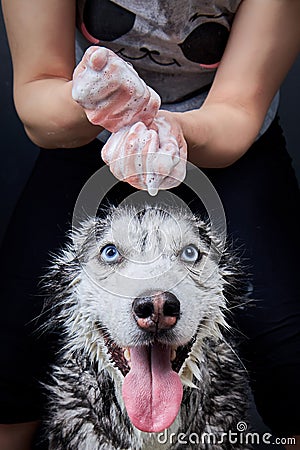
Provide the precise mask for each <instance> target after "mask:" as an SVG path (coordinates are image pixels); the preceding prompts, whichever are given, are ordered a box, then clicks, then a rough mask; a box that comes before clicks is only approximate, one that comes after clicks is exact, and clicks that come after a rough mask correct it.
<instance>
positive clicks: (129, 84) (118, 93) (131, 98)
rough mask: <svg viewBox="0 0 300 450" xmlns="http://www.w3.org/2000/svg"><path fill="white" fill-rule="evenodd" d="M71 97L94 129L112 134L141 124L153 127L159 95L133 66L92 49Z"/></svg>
mask: <svg viewBox="0 0 300 450" xmlns="http://www.w3.org/2000/svg"><path fill="white" fill-rule="evenodd" d="M72 97H73V99H74V100H76V101H77V102H78V103H79V104H80V105H81V106H82V107H83V108H84V109H85V112H86V115H87V117H88V119H89V121H90V122H91V123H93V124H94V125H101V126H102V127H104V128H106V129H107V130H109V131H111V132H116V131H118V130H119V129H120V128H122V127H124V126H127V125H132V124H134V123H136V122H138V121H142V122H144V123H145V124H146V125H150V124H151V122H152V121H153V119H154V117H155V115H156V113H157V111H158V109H159V107H160V97H159V95H158V94H157V93H156V92H155V91H154V90H153V89H152V88H150V87H149V86H147V85H146V83H145V82H144V81H143V80H142V79H141V78H140V77H139V75H138V74H137V72H136V71H135V70H134V68H133V67H132V65H131V64H129V63H127V62H125V61H124V60H123V59H121V58H120V57H119V56H117V55H116V54H115V53H114V52H112V51H111V50H109V49H107V48H104V47H96V46H93V47H90V48H89V49H88V50H87V51H86V52H85V54H84V56H83V58H82V61H81V62H80V63H79V65H78V66H77V68H76V69H75V71H74V75H73V88H72Z"/></svg>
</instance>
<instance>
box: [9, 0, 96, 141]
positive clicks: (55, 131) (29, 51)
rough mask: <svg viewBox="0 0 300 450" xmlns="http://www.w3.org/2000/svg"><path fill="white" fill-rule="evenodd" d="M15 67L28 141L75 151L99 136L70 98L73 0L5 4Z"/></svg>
mask: <svg viewBox="0 0 300 450" xmlns="http://www.w3.org/2000/svg"><path fill="white" fill-rule="evenodd" d="M2 8H3V14H4V18H5V24H6V29H7V35H8V40H9V44H10V49H11V55H12V61H13V67H14V100H15V105H16V109H17V112H18V114H19V116H20V119H21V121H22V122H23V124H24V126H25V130H26V132H27V134H28V135H29V137H30V138H31V139H32V140H33V142H35V143H36V144H37V145H40V146H42V147H46V148H47V147H48V148H51V147H75V146H79V145H82V144H84V143H87V142H88V141H91V140H92V139H93V138H94V137H95V136H97V134H98V133H99V127H95V126H93V125H92V124H91V123H90V122H89V121H88V120H87V118H86V115H85V113H84V111H83V110H82V108H81V107H80V106H79V105H78V104H77V103H76V102H75V101H73V99H72V96H71V90H72V83H71V81H70V80H71V79H72V72H73V69H74V65H75V54H74V39H75V1H74V0H64V1H63V2H62V1H60V0H53V1H51V2H47V1H46V0H30V1H28V2H26V5H25V4H24V2H22V1H21V0H2Z"/></svg>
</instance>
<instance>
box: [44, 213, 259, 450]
mask: <svg viewBox="0 0 300 450" xmlns="http://www.w3.org/2000/svg"><path fill="white" fill-rule="evenodd" d="M178 225H179V228H178ZM112 230H113V232H112ZM124 230H127V231H128V232H127V233H126V232H124ZM153 230H155V233H154V234H153ZM178 230H180V233H179V234H180V235H178ZM113 241H117V246H119V247H120V246H121V247H122V251H123V253H124V254H125V255H129V256H128V257H129V262H126V261H125V262H124V264H123V266H122V267H120V271H121V272H122V271H124V272H125V273H126V276H130V274H131V273H135V274H136V270H141V271H143V270H145V267H144V266H143V265H142V264H140V265H138V266H134V267H133V268H132V267H130V264H131V262H130V261H131V260H132V259H134V258H133V256H134V257H137V256H138V255H140V256H142V255H143V254H144V253H145V254H146V253H147V255H148V257H149V255H150V256H151V257H150V260H153V257H155V256H157V254H161V253H163V252H164V255H166V256H165V257H164V258H163V262H162V264H163V265H162V266H160V263H159V259H157V258H156V259H155V258H154V261H158V262H157V263H155V262H154V263H153V264H154V265H153V267H152V265H151V264H150V263H149V264H150V265H149V267H150V268H149V267H148V269H147V271H148V272H149V271H150V272H151V270H153V274H152V275H153V277H154V278H152V279H151V280H145V281H144V280H143V282H142V286H143V287H141V286H140V287H138V285H139V284H138V283H137V284H133V285H132V286H130V285H129V286H128V284H127V285H126V284H124V286H122V285H121V286H118V287H120V289H124V294H125V295H126V298H125V299H122V301H121V300H120V298H119V297H118V296H116V295H114V294H113V293H109V292H106V290H105V289H106V287H107V286H113V285H114V283H115V285H116V286H117V285H118V279H117V278H116V279H115V280H114V277H115V276H116V275H115V273H114V270H113V269H112V267H109V268H108V267H105V265H104V264H103V262H101V261H100V260H99V249H101V247H102V246H103V245H105V243H108V242H113ZM162 242H163V244H162ZM191 242H194V243H195V244H197V245H198V247H200V249H201V251H202V252H203V255H204V256H203V261H201V262H200V263H199V265H198V266H194V267H191V268H189V267H188V268H185V269H184V270H187V271H188V272H187V276H186V277H185V278H184V279H182V280H181V282H180V283H179V284H178V285H177V286H175V287H174V288H173V293H174V294H175V295H176V296H177V297H180V298H179V300H180V302H181V304H182V317H181V318H180V320H179V321H178V324H177V325H178V330H177V329H176V327H177V325H176V326H175V327H174V333H173V334H171V335H170V337H169V339H170V342H171V341H172V340H173V342H174V343H175V344H176V345H183V343H184V342H185V341H186V340H187V339H188V338H192V336H194V341H193V346H192V349H191V351H190V353H189V356H188V358H187V359H186V360H185V362H184V365H183V367H182V368H181V370H180V376H181V380H182V382H183V384H184V396H183V400H182V404H181V409H180V413H179V414H178V416H177V419H176V420H175V422H174V423H173V425H172V426H171V427H170V429H169V430H168V433H169V434H170V433H175V434H176V436H178V435H179V433H184V434H185V435H186V436H187V437H189V436H190V435H191V434H192V433H197V435H198V436H199V438H200V439H201V436H202V435H203V433H213V434H214V435H215V436H219V437H220V438H221V435H222V433H226V432H228V431H229V430H231V431H232V432H236V431H237V428H236V426H237V423H238V422H239V421H245V420H246V409H247V399H248V397H247V394H248V388H247V379H246V374H245V370H244V368H243V367H242V365H241V363H240V361H239V359H238V357H237V356H236V352H235V351H234V350H233V349H232V345H231V341H232V333H231V332H230V331H229V327H228V325H227V323H226V315H227V314H228V311H229V309H230V308H231V307H232V305H233V304H235V305H236V304H238V303H239V302H241V301H242V299H241V298H240V297H239V291H238V286H237V284H236V278H237V271H236V262H235V261H233V260H232V257H231V256H230V254H228V253H227V252H223V253H222V254H220V249H219V247H220V242H219V241H218V239H217V238H216V237H215V236H213V235H212V233H211V231H210V228H209V226H208V224H206V223H204V222H202V221H201V220H199V219H198V218H196V217H194V216H193V215H192V214H190V215H189V214H187V213H186V212H175V211H172V210H171V211H168V210H164V211H163V210H162V209H160V208H159V207H157V208H153V207H145V208H144V210H143V211H142V212H141V211H137V210H135V208H133V207H120V208H117V209H112V210H110V211H108V214H107V216H106V218H105V219H101V220H100V219H96V220H94V219H91V220H89V221H87V222H86V223H84V224H83V225H82V227H81V229H80V230H78V231H77V232H76V233H73V235H72V243H71V244H70V245H68V246H67V247H66V249H65V250H64V251H63V252H62V253H61V254H60V255H58V256H57V257H56V258H55V260H54V264H53V266H52V268H51V271H50V273H49V278H48V280H47V289H48V291H49V292H52V293H53V294H52V295H51V298H50V299H49V304H48V307H50V308H51V309H52V311H53V319H52V320H51V321H50V324H49V327H50V328H52V329H58V330H60V332H61V350H60V352H59V356H58V360H57V363H56V365H55V366H54V367H53V372H52V383H51V386H50V387H49V399H50V400H49V402H50V405H49V410H50V418H49V420H48V435H49V449H50V450H100V449H101V450H113V449H132V450H140V449H145V450H151V449H161V450H162V449H167V448H172V449H174V450H175V449H182V448H184V449H197V450H199V449H202V450H221V449H222V450H224V449H225V450H233V449H235V450H245V449H247V448H250V447H249V446H247V445H246V444H245V443H243V444H235V445H234V444H230V443H229V442H227V443H226V440H225V441H224V442H222V444H220V443H219V444H213V443H212V442H209V443H207V442H206V443H203V444H201V442H200V444H198V443H197V444H191V443H190V442H189V443H188V444H186V445H183V444H182V443H178V442H177V438H173V441H172V442H173V443H172V445H170V441H169V440H168V442H167V444H165V445H163V444H161V443H159V442H158V437H157V435H156V434H154V433H153V434H148V433H143V432H141V431H139V430H137V429H136V428H134V427H133V426H132V424H131V422H130V420H129V418H128V416H127V413H126V409H125V407H124V403H123V400H122V396H121V386H122V382H123V375H122V373H121V371H120V370H119V369H118V368H117V367H116V365H115V364H114V362H113V361H112V360H111V359H110V357H109V354H108V350H107V347H106V345H105V343H104V339H105V338H106V339H107V338H109V339H110V340H111V341H112V342H113V343H116V344H117V345H118V346H121V347H126V346H132V345H138V344H139V345H142V344H143V343H145V339H146V337H145V336H143V335H142V334H141V332H140V330H139V329H138V327H137V325H136V323H135V321H134V320H133V318H132V315H131V313H130V311H131V303H132V299H134V298H135V297H136V296H138V295H140V294H141V293H142V291H143V290H145V289H146V290H147V289H148V290H149V289H150V288H152V289H160V290H163V289H164V283H165V284H166V285H165V288H166V289H165V290H170V286H172V284H174V280H176V277H177V276H179V275H178V274H181V272H182V271H183V267H182V263H180V262H178V256H177V259H176V257H175V256H174V255H178V251H179V249H180V248H182V247H183V246H184V245H187V244H189V243H191ZM161 246H163V249H164V250H163V252H162V248H161ZM209 249H211V250H212V251H211V252H210V253H209ZM132 252H134V255H133V253H132ZM130 258H131V259H130ZM151 258H152V259H151ZM171 260H172V261H173V262H172V264H174V266H172V267H171V266H170V267H171V270H170V271H169V272H170V273H167V274H164V276H163V277H162V278H161V277H160V276H159V271H160V270H161V267H166V265H168V264H171V263H170V261H171ZM174 261H175V262H174ZM204 263H205V264H206V266H205V267H206V268H205V267H204V266H203V264H204ZM155 264H156V265H155ZM201 264H202V266H201ZM156 270H157V272H155V271H156ZM206 272H207V273H211V276H210V277H209V278H208V279H206V277H205V275H207V273H206ZM141 273H142V272H141ZM153 279H154V280H155V282H156V285H155V286H153ZM116 289H117V287H116Z"/></svg>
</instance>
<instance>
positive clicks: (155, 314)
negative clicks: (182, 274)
mask: <svg viewBox="0 0 300 450" xmlns="http://www.w3.org/2000/svg"><path fill="white" fill-rule="evenodd" d="M133 314H134V317H135V320H136V322H137V324H138V326H139V327H140V328H142V329H144V330H146V331H149V332H155V331H158V330H164V329H169V328H172V327H173V326H174V325H175V324H176V322H177V320H178V319H179V317H180V302H179V300H178V299H177V297H176V296H175V295H174V294H171V292H159V293H156V294H153V295H147V296H145V297H137V298H136V299H135V300H134V301H133Z"/></svg>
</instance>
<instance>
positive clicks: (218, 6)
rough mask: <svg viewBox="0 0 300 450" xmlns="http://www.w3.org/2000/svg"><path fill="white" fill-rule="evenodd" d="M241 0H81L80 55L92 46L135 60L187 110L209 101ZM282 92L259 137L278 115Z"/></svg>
mask: <svg viewBox="0 0 300 450" xmlns="http://www.w3.org/2000/svg"><path fill="white" fill-rule="evenodd" d="M240 3H241V0H216V1H213V2H211V1H207V0H184V1H183V0H152V1H151V2H148V1H145V0H117V1H110V0H77V27H78V30H79V32H78V33H77V55H78V59H80V58H81V56H82V53H83V51H84V50H85V49H86V48H87V47H88V46H89V45H91V44H93V45H95V44H96V45H103V46H105V47H108V48H110V49H111V50H113V51H114V52H115V53H116V54H118V55H119V56H120V57H122V58H123V59H124V60H126V61H128V62H130V63H131V64H132V65H133V66H134V68H135V69H136V70H137V72H138V73H139V75H140V76H141V77H142V78H143V79H144V80H145V82H146V83H147V84H148V85H149V86H151V87H152V88H153V89H155V90H156V91H157V92H158V93H159V95H160V96H161V98H162V108H163V109H168V110H170V111H187V110H191V109H196V108H199V107H200V106H201V105H202V103H203V102H204V100H205V98H206V95H207V93H208V91H209V87H210V85H211V83H212V82H213V79H214V75H215V73H216V70H217V66H218V63H219V62H220V60H221V58H222V55H223V52H224V49H225V46H226V43H227V40H228V36H229V33H230V28H231V25H232V22H233V19H234V15H235V13H236V11H237V9H238V7H239V5H240ZM278 102H279V95H278V94H277V95H276V96H275V98H274V100H273V102H272V105H271V107H270V109H269V111H268V114H267V116H266V119H265V123H264V125H263V127H262V130H261V132H260V135H261V134H262V133H263V132H264V131H265V130H266V129H267V128H268V126H269V125H270V123H271V122H272V120H273V119H274V116H275V114H276V111H277V108H278Z"/></svg>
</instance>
